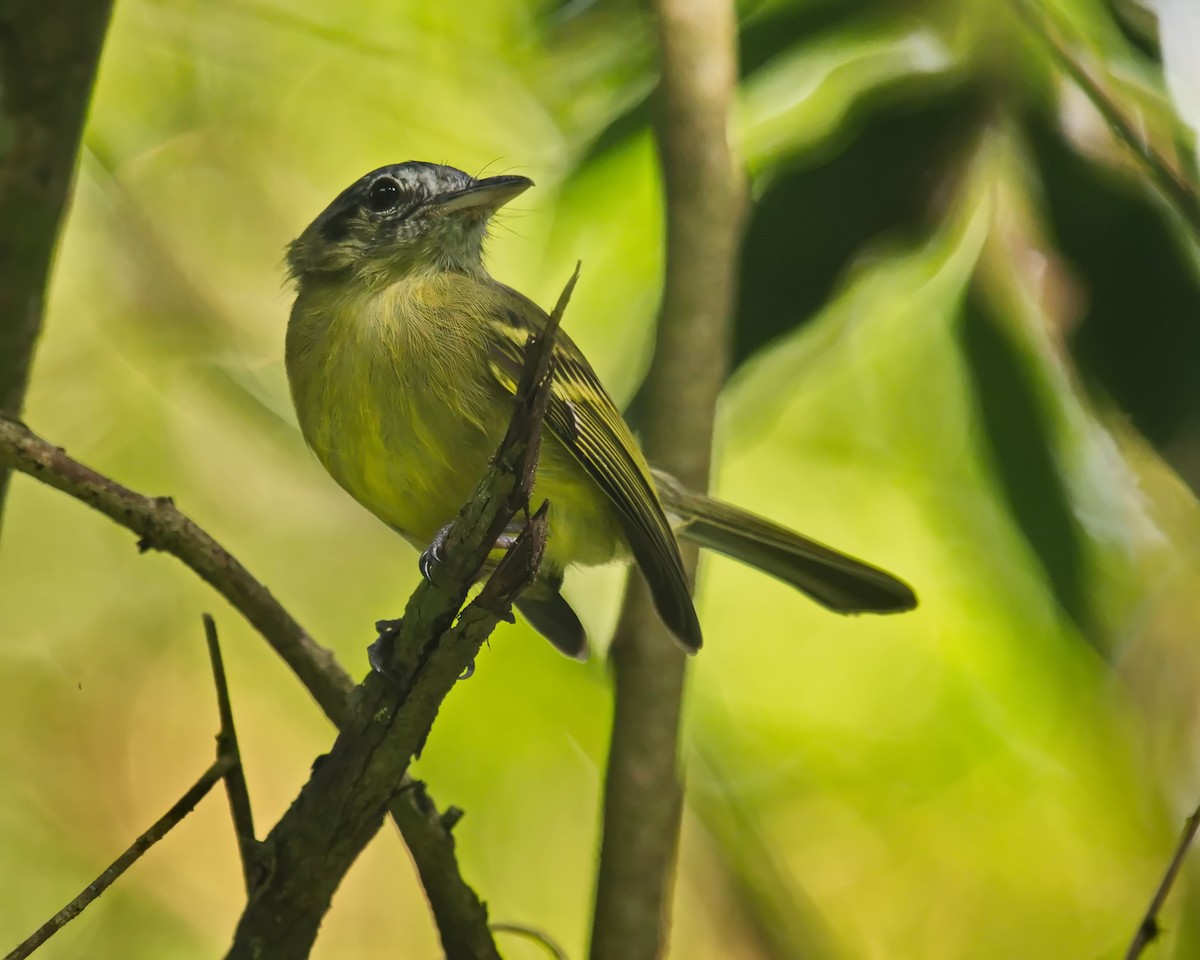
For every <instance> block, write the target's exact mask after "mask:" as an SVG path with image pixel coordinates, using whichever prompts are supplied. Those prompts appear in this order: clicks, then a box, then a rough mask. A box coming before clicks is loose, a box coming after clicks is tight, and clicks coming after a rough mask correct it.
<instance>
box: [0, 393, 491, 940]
mask: <svg viewBox="0 0 1200 960" xmlns="http://www.w3.org/2000/svg"><path fill="white" fill-rule="evenodd" d="M0 465H2V466H5V467H8V468H11V469H13V470H17V471H19V472H21V473H25V474H28V475H29V476H31V477H33V478H35V479H37V480H39V481H41V482H42V483H45V484H47V485H49V486H51V487H54V488H55V489H58V490H61V491H63V492H64V493H66V494H68V495H70V496H72V497H74V498H75V499H76V500H79V501H81V502H83V503H85V504H87V505H89V506H91V507H93V508H95V509H96V510H98V511H99V512H100V513H103V514H104V515H105V516H107V517H109V518H110V519H112V520H113V521H115V522H116V523H118V524H120V525H121V526H123V527H126V528H127V529H129V530H131V531H132V532H133V533H135V534H137V535H138V536H139V537H140V538H141V540H140V541H139V546H140V547H141V548H142V549H151V548H153V549H158V550H162V551H163V552H165V553H169V554H171V555H172V556H174V557H176V558H177V559H179V560H181V561H182V562H183V563H184V564H185V565H186V566H188V567H189V568H190V569H191V570H192V571H193V572H195V573H196V574H197V575H198V576H199V577H200V578H201V579H203V580H204V581H206V582H207V583H209V584H210V585H211V586H212V587H213V588H214V589H215V590H216V591H217V592H218V593H220V594H221V595H222V596H223V597H225V599H226V600H228V601H229V603H230V605H231V606H233V607H234V609H236V610H237V611H238V612H239V613H241V614H242V615H243V616H244V617H245V618H246V619H247V620H248V621H249V622H250V624H251V625H252V626H254V627H255V628H256V629H257V630H258V632H259V633H261V634H262V636H263V638H264V639H265V640H266V641H267V643H269V644H270V645H271V647H272V649H274V650H275V652H276V653H277V654H279V656H280V657H281V658H282V659H283V660H284V662H285V663H286V664H287V665H288V666H289V667H290V668H291V669H292V671H293V672H294V673H295V674H296V676H297V677H298V678H299V679H300V682H301V683H303V684H304V686H305V688H306V689H307V690H308V692H309V693H310V694H312V696H313V698H314V699H315V700H316V701H317V703H318V704H319V705H320V707H321V709H322V710H323V711H324V712H325V715H326V716H328V717H329V719H330V720H332V721H333V723H334V724H335V725H338V726H340V725H341V724H343V723H345V722H346V719H347V717H348V710H347V697H348V696H349V694H350V692H351V691H352V690H353V689H354V682H353V681H352V680H351V679H350V676H349V675H348V674H347V673H346V672H345V670H343V669H342V667H341V666H340V665H339V664H338V662H337V660H336V658H335V657H334V656H333V654H332V653H331V652H330V651H329V650H327V649H326V648H324V647H322V646H320V645H319V644H318V643H317V642H316V641H315V640H313V638H312V637H311V636H309V634H308V633H307V632H306V631H305V630H304V628H303V627H301V626H300V624H299V623H297V622H296V620H295V619H294V618H293V617H292V616H291V615H290V614H289V613H288V612H287V610H285V609H284V608H283V606H282V605H281V604H280V603H279V601H278V600H276V599H275V598H274V597H273V596H272V595H271V593H270V591H268V590H267V588H266V587H265V586H263V585H262V584H261V583H260V582H259V581H257V580H256V579H254V577H253V576H252V575H251V574H250V572H249V571H248V570H246V568H245V567H243V566H242V565H241V564H240V563H239V562H238V561H237V560H236V559H235V558H234V557H233V556H232V555H231V554H230V553H229V552H228V551H226V550H225V548H224V547H222V546H221V545H220V544H219V543H218V542H217V541H216V540H214V539H213V538H212V537H211V536H209V534H207V533H206V532H205V531H204V530H202V529H201V528H200V527H198V526H197V525H196V524H195V523H194V522H193V521H192V520H191V519H189V518H188V517H187V516H186V515H185V514H183V513H182V512H181V511H180V510H178V509H177V508H176V507H175V505H174V503H172V502H171V500H170V498H169V497H147V496H143V495H142V494H139V493H135V492H134V491H132V490H129V489H128V488H127V487H123V486H121V485H120V484H119V483H116V482H115V481H113V480H111V479H109V478H108V477H106V476H104V475H102V474H100V473H97V472H96V471H95V470H92V469H91V468H90V467H87V466H84V465H83V464H82V463H80V462H79V461H77V460H74V459H72V458H71V457H69V456H67V454H66V453H65V452H64V451H63V450H62V449H60V448H59V447H56V446H54V445H52V444H50V443H47V442H46V441H45V440H43V439H42V438H41V437H38V436H37V435H35V434H34V433H32V432H31V431H30V430H28V429H27V428H26V427H25V426H23V425H22V424H20V423H16V422H14V421H10V420H5V419H3V418H2V417H0ZM407 785H408V786H409V787H411V789H405V790H402V791H400V792H398V793H397V794H396V796H395V797H394V798H393V800H392V802H391V804H390V807H389V810H390V812H391V815H392V817H393V819H394V820H395V821H396V824H397V826H398V827H399V828H400V832H401V834H402V835H403V837H404V841H405V843H406V844H407V845H408V848H409V852H410V853H411V854H412V857H413V861H414V862H415V863H416V866H417V871H418V873H419V874H420V876H421V882H422V884H423V886H424V888H425V892H426V895H427V896H428V897H429V902H430V907H431V909H432V911H433V916H434V920H435V922H436V923H437V927H438V932H439V934H440V935H441V937H442V944H443V946H444V947H445V949H446V952H447V954H448V955H450V956H478V957H490V956H493V955H494V954H495V951H496V948H495V943H494V941H493V939H492V935H491V932H490V930H489V929H488V918H487V910H486V908H485V907H484V905H483V903H482V902H481V901H480V899H479V897H478V896H477V895H476V894H475V892H474V891H473V890H472V889H471V887H470V886H469V885H468V884H467V883H466V881H465V880H463V878H462V875H461V873H460V872H459V869H458V861H457V858H456V856H455V852H454V839H453V837H452V836H451V834H450V830H449V828H448V826H447V824H446V823H444V822H443V821H442V818H441V817H440V816H439V815H438V812H437V809H436V807H435V806H434V804H433V802H432V801H431V800H430V799H429V797H428V795H427V794H426V792H425V789H424V786H423V785H422V784H418V783H415V782H413V781H408V782H407Z"/></svg>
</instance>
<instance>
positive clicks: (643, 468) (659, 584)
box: [489, 287, 701, 650]
mask: <svg viewBox="0 0 1200 960" xmlns="http://www.w3.org/2000/svg"><path fill="white" fill-rule="evenodd" d="M547 319H548V318H547V317H546V314H545V313H544V312H543V311H542V309H541V308H540V307H538V306H537V305H536V304H535V303H533V301H531V300H528V299H526V298H525V297H523V296H521V294H519V293H517V292H516V291H515V290H510V289H508V288H507V287H505V288H504V296H503V297H502V300H501V303H500V304H499V305H498V307H497V315H496V316H494V317H493V318H492V320H493V322H492V323H491V324H489V338H490V339H489V349H490V356H491V366H492V372H493V374H494V375H495V377H496V379H497V380H498V381H499V382H500V384H501V385H502V386H503V387H504V389H505V390H507V391H508V392H509V393H515V392H516V388H517V381H518V380H519V379H520V376H521V369H522V367H523V366H524V363H525V347H526V343H527V341H528V339H529V336H530V334H534V333H540V332H541V331H542V330H543V329H544V328H545V326H546V322H547ZM545 423H546V426H547V427H548V428H549V430H550V432H551V433H553V434H554V436H555V438H556V439H557V440H558V441H559V443H561V444H562V445H563V446H564V447H566V448H567V450H569V451H570V452H571V454H572V455H573V456H574V457H575V459H576V460H577V461H578V462H579V463H580V465H581V466H582V467H583V468H584V469H585V470H586V471H587V473H588V475H589V476H591V478H592V479H593V480H595V481H596V484H597V485H598V486H599V487H600V489H601V490H603V491H604V493H605V495H606V496H607V497H608V499H609V500H610V501H611V502H612V504H613V506H614V507H615V508H616V512H617V516H618V517H619V518H620V522H621V528H622V530H624V532H625V537H626V539H627V540H628V541H629V547H630V550H631V551H632V552H633V556H634V559H635V560H636V561H637V563H638V566H639V567H640V568H641V571H642V575H643V576H645V578H646V582H647V583H648V584H649V586H650V592H651V594H652V595H653V597H654V605H655V606H656V607H657V608H658V612H659V615H660V616H661V617H662V618H663V621H664V622H665V623H666V625H667V626H668V627H669V628H670V629H671V631H672V632H673V633H674V634H675V635H676V637H678V638H679V640H680V642H681V643H682V644H683V645H684V646H685V647H687V648H688V649H689V650H696V649H698V648H699V647H700V640H701V637H700V623H699V621H698V620H697V619H696V609H695V607H694V606H693V604H692V598H691V595H690V593H689V591H688V583H687V577H686V575H685V574H684V571H683V561H682V560H681V559H680V556H679V545H678V544H677V542H676V540H675V534H674V533H673V532H672V531H671V525H670V523H669V522H668V521H667V517H666V514H665V513H664V512H663V508H662V504H661V503H660V502H659V499H658V494H657V493H656V492H655V489H654V482H653V481H652V480H651V478H650V471H649V467H648V466H647V465H646V461H645V458H644V457H643V456H642V453H641V450H640V449H639V448H638V445H637V441H636V440H634V438H633V434H632V433H631V432H630V430H629V426H628V425H627V424H626V423H625V420H624V418H623V417H622V416H621V413H620V411H619V410H618V409H617V407H616V405H615V404H614V403H613V401H612V398H611V397H609V395H608V391H606V390H605V389H604V386H603V384H601V383H600V379H599V378H598V377H597V376H596V374H595V371H593V370H592V368H591V366H590V365H589V364H588V362H587V360H586V358H585V357H584V356H583V354H582V353H581V352H580V350H579V348H578V347H576V346H575V344H574V343H572V342H571V340H570V338H569V337H567V335H566V334H565V333H562V332H561V331H560V332H559V333H558V335H557V336H556V338H555V343H554V381H553V383H552V385H551V392H550V404H549V408H548V410H547V412H546V421H545Z"/></svg>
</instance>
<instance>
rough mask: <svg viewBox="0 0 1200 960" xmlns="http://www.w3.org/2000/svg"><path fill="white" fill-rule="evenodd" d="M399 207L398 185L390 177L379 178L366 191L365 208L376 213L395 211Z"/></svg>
mask: <svg viewBox="0 0 1200 960" xmlns="http://www.w3.org/2000/svg"><path fill="white" fill-rule="evenodd" d="M399 205H400V184H398V183H397V182H396V181H395V180H393V179H392V178H391V177H380V178H379V179H378V180H376V181H375V182H374V183H373V184H371V189H370V190H368V191H367V206H369V207H370V208H371V209H372V210H374V211H375V212H376V213H384V212H386V211H388V210H395V209H396V207H398V206H399Z"/></svg>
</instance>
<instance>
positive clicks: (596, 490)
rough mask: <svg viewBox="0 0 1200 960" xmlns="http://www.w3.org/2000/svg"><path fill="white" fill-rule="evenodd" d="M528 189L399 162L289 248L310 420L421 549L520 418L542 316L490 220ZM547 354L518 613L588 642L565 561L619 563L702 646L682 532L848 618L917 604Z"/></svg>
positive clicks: (292, 332) (368, 496) (352, 480)
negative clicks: (565, 590)
mask: <svg viewBox="0 0 1200 960" xmlns="http://www.w3.org/2000/svg"><path fill="white" fill-rule="evenodd" d="M532 186H533V181H532V180H530V179H529V178H527V177H524V176H519V175H515V174H506V175H500V176H489V177H483V178H476V177H472V176H471V175H469V174H467V173H465V172H464V171H462V170H460V169H457V168H455V167H451V166H446V165H443V164H435V163H428V162H425V161H418V160H412V161H407V162H404V163H396V164H391V165H388V166H384V167H380V168H378V169H376V170H372V171H371V172H370V173H367V174H366V175H364V176H362V177H360V178H359V179H358V180H356V181H355V182H354V183H352V184H351V185H350V186H349V187H347V188H346V189H345V190H343V191H342V192H341V193H340V194H338V196H337V197H336V198H335V199H334V200H333V202H332V203H330V204H329V206H328V207H326V208H325V210H324V211H322V212H321V213H320V214H319V215H318V216H317V217H316V219H315V220H313V221H312V223H311V224H309V226H308V227H307V228H305V229H304V231H303V232H302V233H301V234H300V236H299V237H297V238H296V239H295V240H293V241H292V242H291V243H290V244H289V245H288V248H287V266H288V273H289V276H290V278H291V280H292V282H293V284H294V288H295V293H296V299H295V302H294V304H293V306H292V310H291V315H290V318H289V320H288V326H287V334H286V338H285V366H286V369H287V376H288V382H289V386H290V390H291V396H292V400H293V403H294V406H295V410H296V415H297V420H298V422H299V425H300V430H301V432H302V434H303V436H304V439H305V441H306V443H307V444H308V446H309V447H310V448H311V450H312V451H313V452H314V454H315V455H316V458H317V459H318V460H319V461H320V463H321V464H322V465H323V466H324V468H325V469H326V470H327V471H328V472H329V474H330V475H331V476H332V477H333V479H334V480H335V481H336V482H337V483H338V484H339V485H340V486H341V487H342V488H343V489H344V490H345V491H346V492H347V493H349V494H350V496H351V497H353V498H354V499H355V500H357V501H358V502H359V503H360V504H361V505H362V506H364V507H365V508H366V509H367V510H369V511H370V512H371V513H373V514H374V515H375V516H376V517H378V518H379V519H380V520H382V521H383V522H384V523H385V524H387V525H388V526H389V527H391V528H392V529H393V530H395V531H396V532H398V533H399V534H400V535H401V536H403V537H404V538H405V539H406V540H408V541H409V542H410V543H412V544H413V545H414V546H416V547H417V548H418V549H422V548H425V547H427V546H428V545H429V544H431V543H432V542H434V541H435V539H436V538H437V536H438V533H439V531H441V530H443V529H444V528H445V526H446V525H447V524H449V523H450V521H452V520H453V519H454V517H455V516H456V515H457V513H458V510H459V508H460V507H461V505H462V504H463V503H464V502H465V501H466V500H467V499H469V497H470V495H471V493H472V491H473V490H474V488H475V485H476V484H477V483H478V481H479V479H480V477H481V476H482V475H483V473H484V470H485V469H486V467H487V464H488V461H489V458H490V456H491V454H492V453H493V452H494V450H495V449H496V446H497V444H498V443H499V440H500V438H501V437H502V436H503V434H504V431H505V428H506V426H507V423H508V420H509V418H510V415H511V411H512V398H513V396H514V393H515V390H516V388H517V382H518V379H519V377H520V373H521V370H522V367H523V364H524V360H525V351H526V349H527V343H528V341H529V338H530V335H531V334H534V335H536V334H537V333H539V332H540V331H541V330H543V329H544V328H545V325H546V323H547V320H548V317H547V314H546V313H545V311H543V310H542V308H541V307H539V306H538V305H537V304H536V303H534V302H533V301H532V300H530V299H529V298H528V297H526V296H524V295H522V294H521V293H519V292H517V291H516V290H514V289H512V288H511V287H508V286H506V285H505V284H503V283H501V282H499V281H498V280H496V279H494V278H493V277H492V276H491V275H490V274H489V273H488V271H487V269H486V267H485V265H484V246H485V241H486V239H487V236H488V229H489V225H490V223H491V221H492V218H493V216H494V215H495V213H496V212H497V211H498V210H499V209H500V208H501V207H503V206H504V205H505V204H506V203H508V202H509V201H511V200H512V199H513V198H515V197H517V196H519V195H520V194H522V193H524V192H525V191H526V190H527V189H529V188H530V187H532ZM553 357H554V367H553V369H554V373H553V377H552V382H551V396H550V401H549V407H548V410H547V413H546V417H545V422H544V431H543V442H542V447H541V454H540V457H539V461H538V465H537V471H536V476H535V481H534V487H533V498H532V499H533V501H534V502H535V503H540V502H541V501H543V500H547V501H549V512H548V519H549V532H548V536H547V540H546V546H545V553H544V557H543V560H542V565H541V569H540V571H539V574H538V577H537V579H536V580H535V582H534V584H533V585H532V586H530V587H529V588H528V589H527V590H526V591H525V592H524V593H523V594H522V595H521V596H520V598H519V599H518V600H517V603H516V606H517V609H518V611H519V612H520V613H521V614H522V615H523V616H524V618H525V619H526V620H527V621H528V622H529V624H530V625H531V626H532V627H533V628H534V629H535V630H536V631H538V632H539V633H541V634H542V635H543V636H545V637H546V638H547V639H548V640H549V641H550V642H551V643H552V644H553V645H554V646H555V647H557V648H558V649H559V650H560V651H562V652H563V653H565V654H566V655H568V656H571V657H575V658H577V659H586V657H587V654H588V639H587V633H586V630H585V629H584V627H583V625H582V623H581V621H580V619H579V617H578V616H577V614H576V613H575V611H574V609H573V608H572V607H571V606H570V604H569V603H568V601H567V600H566V599H565V598H564V597H563V595H562V592H561V587H562V584H563V575H564V573H565V572H566V570H567V569H568V568H569V567H571V566H573V565H582V566H591V565H598V564H606V563H609V562H613V561H619V560H632V561H633V563H634V564H635V565H636V567H637V568H638V569H639V570H640V572H641V575H642V576H643V577H644V578H645V580H646V582H647V584H648V586H649V589H650V593H651V596H652V597H653V601H654V605H655V607H656V609H657V612H658V615H659V616H660V618H661V619H662V621H663V623H664V624H665V625H666V627H667V628H668V630H669V631H670V632H671V634H672V635H673V636H674V637H675V639H676V640H677V641H678V642H679V643H680V644H681V645H682V646H683V648H684V649H685V650H687V651H689V652H695V651H696V650H698V649H699V648H700V646H701V642H702V633H701V627H700V623H699V620H698V617H697V615H696V609H695V607H694V605H693V602H692V598H691V593H690V589H689V584H688V578H687V576H686V574H685V572H684V566H683V562H682V560H681V557H680V551H679V538H682V539H686V540H689V541H693V542H695V543H697V544H699V545H700V546H702V547H706V548H710V549H713V550H716V551H718V552H720V553H723V554H725V555H727V556H730V557H733V558H735V559H737V560H740V561H743V562H745V563H748V564H750V565H752V566H754V567H757V568H758V569H760V570H762V571H764V572H765V573H767V574H770V575H772V576H774V577H776V578H778V579H780V580H783V581H785V582H787V583H789V584H791V585H792V586H794V587H796V588H798V589H799V590H801V591H802V592H804V593H805V594H807V595H808V596H809V597H811V598H812V599H813V600H815V601H817V602H818V603H820V604H822V605H823V606H825V607H827V608H829V609H831V610H833V611H836V612H838V613H863V612H871V613H899V612H903V611H907V610H911V609H913V608H914V607H915V606H916V603H917V598H916V595H915V593H914V592H913V590H912V588H911V587H910V586H909V585H908V584H907V583H905V582H904V581H902V580H900V579H899V578H897V577H895V576H893V575H892V574H890V573H887V572H886V571H884V570H881V569H879V568H878V567H875V566H872V565H871V564H869V563H866V562H864V561H862V560H858V559H855V558H854V557H851V556H848V555H846V554H844V553H841V552H839V551H837V550H834V549H833V548H831V547H828V546H825V545H824V544H821V543H818V542H817V541H815V540H812V539H809V538H808V537H805V536H802V535H801V534H799V533H796V532H793V531H792V530H789V529H788V528H786V527H784V526H782V525H780V524H777V523H774V522H772V521H770V520H768V519H765V518H763V517H760V516H757V515H755V514H753V513H751V512H749V511H747V510H743V509H741V508H740V507H736V506H734V505H732V504H729V503H725V502H723V501H721V500H718V499H715V498H713V497H710V496H708V495H706V494H704V493H700V492H695V491H691V490H688V489H686V488H685V487H684V486H683V485H682V484H681V483H679V482H678V481H677V480H675V479H674V478H673V477H671V476H670V475H668V474H666V473H664V472H662V471H660V470H656V469H652V468H651V467H650V465H649V464H648V463H647V461H646V458H645V457H644V456H643V454H642V451H641V449H640V447H639V446H638V443H637V440H636V439H635V437H634V434H633V431H632V430H631V429H630V427H629V426H628V424H627V423H626V421H625V420H624V418H623V417H622V414H621V412H620V410H619V409H618V407H617V405H616V404H615V403H614V401H613V399H612V397H611V396H610V395H609V393H608V391H607V390H606V389H605V388H604V386H603V384H602V383H601V380H600V378H599V376H597V374H596V371H595V370H594V369H593V368H592V366H591V364H590V363H588V361H587V358H586V357H585V356H584V354H583V352H582V351H581V350H580V349H579V347H578V346H576V344H575V343H574V341H572V340H571V338H570V337H569V336H568V335H567V333H566V332H565V331H563V330H560V331H559V332H558V334H557V336H556V338H555V342H554V345H553ZM506 542H511V541H510V539H509V540H507V541H506ZM503 546H504V544H498V548H502V547H503Z"/></svg>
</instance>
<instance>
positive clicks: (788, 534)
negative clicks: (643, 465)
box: [654, 470, 917, 613]
mask: <svg viewBox="0 0 1200 960" xmlns="http://www.w3.org/2000/svg"><path fill="white" fill-rule="evenodd" d="M654 481H655V486H657V488H658V493H659V496H660V497H661V498H662V502H663V506H664V508H665V509H666V511H667V513H668V515H671V516H672V517H673V518H674V519H675V520H676V521H677V523H678V526H676V530H675V532H676V534H677V535H678V536H679V537H681V538H683V539H686V540H691V541H693V542H695V543H697V544H699V545H700V546H702V547H708V548H710V549H712V550H716V551H717V552H718V553H723V554H725V556H727V557H732V558H733V559H734V560H740V561H742V562H743V563H748V564H750V565H751V566H753V567H757V568H758V569H760V570H762V571H763V572H764V573H769V574H771V575H772V576H774V577H778V578H779V579H780V580H783V581H785V582H786V583H790V584H791V585H792V586H794V587H796V588H797V589H799V590H802V591H803V592H804V593H806V594H808V595H809V596H810V597H812V598H813V599H814V600H816V601H817V602H818V603H820V604H823V605H824V606H826V607H828V608H829V609H830V610H835V611H837V612H838V613H902V612H903V611H905V610H911V609H913V607H915V606H916V605H917V597H916V594H914V593H913V590H912V588H911V587H910V586H909V585H908V584H906V583H905V582H904V581H902V580H899V579H897V578H896V577H893V576H892V575H891V574H890V573H886V572H885V571H883V570H880V569H879V568H878V567H873V566H871V565H870V564H869V563H864V562H863V561H861V560H856V559H854V558H853V557H848V556H846V554H844V553H839V552H838V551H836V550H834V549H832V548H831V547H827V546H825V545H824V544H822V543H817V541H815V540H810V539H809V538H808V537H804V536H801V535H800V534H798V533H795V532H793V531H791V530H789V529H787V527H782V526H780V525H779V524H777V523H772V522H771V521H770V520H766V519H764V518H762V517H759V516H755V515H754V514H752V513H750V512H748V511H746V510H742V509H740V508H739V507H735V506H733V505H732V504H728V503H724V502H722V501H720V500H716V499H713V498H712V497H708V496H704V495H703V494H698V493H692V492H691V491H689V490H686V489H684V487H683V486H682V485H681V484H680V483H679V481H678V480H676V479H675V478H674V477H671V476H668V475H666V474H663V473H660V472H658V471H657V470H656V471H654Z"/></svg>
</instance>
